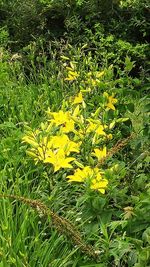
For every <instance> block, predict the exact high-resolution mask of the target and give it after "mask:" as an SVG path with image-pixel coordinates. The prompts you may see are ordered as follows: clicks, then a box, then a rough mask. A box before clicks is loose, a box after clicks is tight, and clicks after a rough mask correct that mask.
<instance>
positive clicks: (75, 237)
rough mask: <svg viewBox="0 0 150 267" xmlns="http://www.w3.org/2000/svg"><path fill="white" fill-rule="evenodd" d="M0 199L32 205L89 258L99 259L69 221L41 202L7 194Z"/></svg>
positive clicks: (0, 195) (1, 195)
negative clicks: (48, 217)
mask: <svg viewBox="0 0 150 267" xmlns="http://www.w3.org/2000/svg"><path fill="white" fill-rule="evenodd" d="M0 198H11V199H14V200H18V201H21V202H23V203H25V204H28V205H30V206H31V207H32V208H34V209H36V210H37V211H38V212H40V213H42V214H43V215H45V216H50V217H51V218H52V222H53V224H54V226H55V227H56V229H57V230H58V231H59V232H60V233H61V234H64V235H66V236H68V237H69V238H71V240H72V241H73V242H74V243H75V244H76V245H77V246H78V247H79V248H80V249H81V251H82V252H84V253H86V254H87V255H88V256H89V257H92V258H94V259H97V256H98V255H97V254H96V253H95V251H94V248H93V247H92V246H90V245H87V244H86V243H85V242H84V241H83V239H82V237H81V234H80V232H79V231H78V230H77V229H76V228H75V226H74V225H73V224H71V223H70V222H69V221H68V220H66V219H64V218H63V217H61V216H58V215H57V214H56V213H54V212H53V211H51V210H50V209H49V208H48V207H47V206H46V205H45V204H43V203H42V202H41V201H39V200H33V199H29V198H25V197H22V196H18V195H7V194H0Z"/></svg>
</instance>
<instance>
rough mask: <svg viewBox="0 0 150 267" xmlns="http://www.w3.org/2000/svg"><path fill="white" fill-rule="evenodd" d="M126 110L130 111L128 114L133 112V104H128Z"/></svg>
mask: <svg viewBox="0 0 150 267" xmlns="http://www.w3.org/2000/svg"><path fill="white" fill-rule="evenodd" d="M127 109H128V110H129V111H130V112H132V113H133V112H134V109H135V108H134V104H133V103H129V104H128V105H127Z"/></svg>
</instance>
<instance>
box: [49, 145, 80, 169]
mask: <svg viewBox="0 0 150 267" xmlns="http://www.w3.org/2000/svg"><path fill="white" fill-rule="evenodd" d="M73 160H75V158H72V157H68V158H66V157H65V152H64V150H63V149H59V150H55V151H52V150H50V151H49V152H48V156H47V158H46V159H45V160H44V162H45V163H51V164H52V165H53V166H54V172H56V171H58V170H59V169H61V168H73V167H72V165H71V164H69V162H71V161H73Z"/></svg>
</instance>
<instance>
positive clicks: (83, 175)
mask: <svg viewBox="0 0 150 267" xmlns="http://www.w3.org/2000/svg"><path fill="white" fill-rule="evenodd" d="M91 175H93V170H92V169H91V168H90V167H89V166H86V167H84V168H83V169H79V168H78V169H76V170H75V173H74V174H73V175H68V176H67V178H69V181H68V182H80V183H81V182H84V181H85V180H86V179H87V178H89V177H90V176H91Z"/></svg>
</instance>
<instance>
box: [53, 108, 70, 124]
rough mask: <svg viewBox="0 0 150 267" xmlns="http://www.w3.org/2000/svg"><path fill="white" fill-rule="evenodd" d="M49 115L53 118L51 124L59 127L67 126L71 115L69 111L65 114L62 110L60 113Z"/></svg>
mask: <svg viewBox="0 0 150 267" xmlns="http://www.w3.org/2000/svg"><path fill="white" fill-rule="evenodd" d="M48 114H49V115H52V116H53V119H51V122H53V123H55V124H56V125H57V126H59V125H61V124H65V123H66V122H68V121H69V119H70V114H69V112H68V111H66V112H63V111H62V110H60V111H59V112H48Z"/></svg>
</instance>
